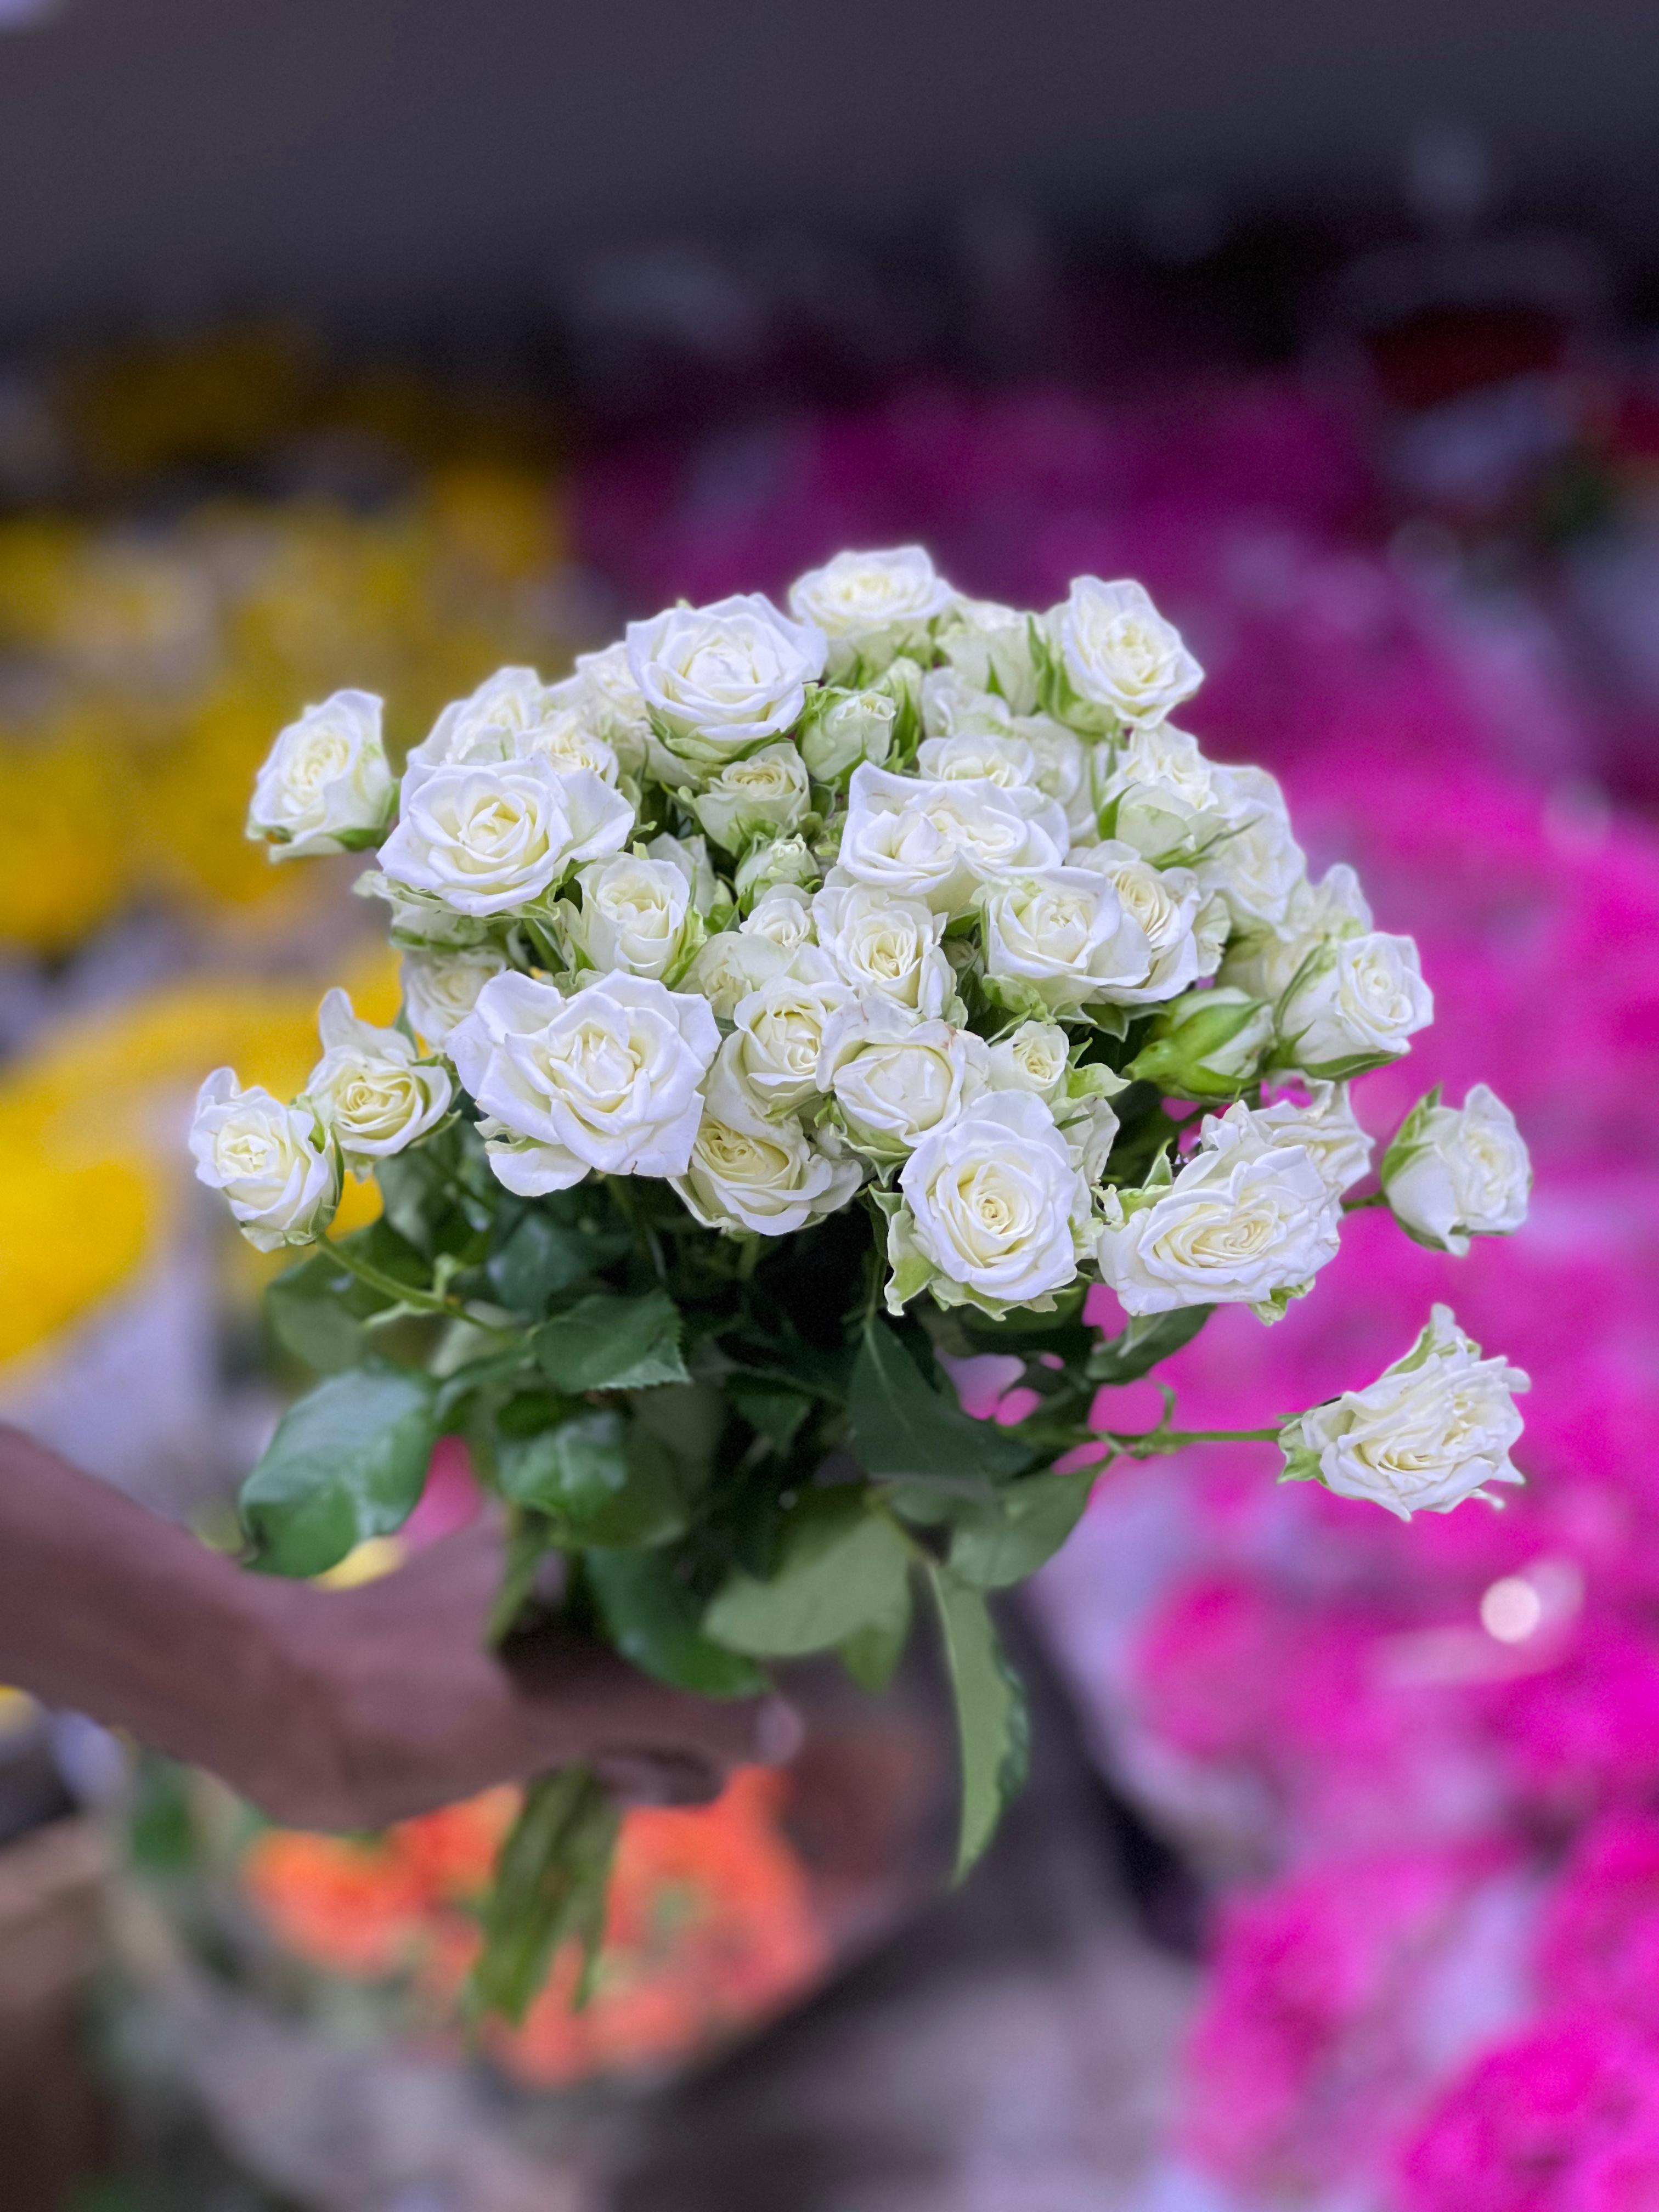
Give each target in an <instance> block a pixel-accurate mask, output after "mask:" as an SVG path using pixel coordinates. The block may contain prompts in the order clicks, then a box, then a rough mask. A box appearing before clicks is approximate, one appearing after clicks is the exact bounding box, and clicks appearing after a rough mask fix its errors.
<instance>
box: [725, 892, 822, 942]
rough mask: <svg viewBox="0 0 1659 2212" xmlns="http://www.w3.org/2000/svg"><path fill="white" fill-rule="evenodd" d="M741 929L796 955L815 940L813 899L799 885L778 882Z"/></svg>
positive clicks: (752, 911) (744, 933) (760, 900)
mask: <svg viewBox="0 0 1659 2212" xmlns="http://www.w3.org/2000/svg"><path fill="white" fill-rule="evenodd" d="M738 928H739V930H740V931H741V933H742V934H743V935H744V937H763V938H765V939H768V941H769V943H771V944H773V945H776V946H777V947H778V948H779V950H780V951H782V952H784V953H786V954H787V955H789V956H790V957H793V956H794V954H796V953H797V952H799V951H801V950H802V949H803V947H805V946H806V945H811V944H812V943H813V942H814V941H815V939H814V933H813V927H812V902H811V897H810V896H809V895H808V894H807V893H806V892H805V891H804V890H802V889H801V887H800V885H799V884H773V885H772V887H771V889H770V890H769V891H768V892H767V893H766V894H765V896H763V898H759V899H757V901H756V902H755V904H754V906H753V908H751V909H750V912H749V913H748V914H746V915H744V918H743V921H741V922H740V923H739V924H738Z"/></svg>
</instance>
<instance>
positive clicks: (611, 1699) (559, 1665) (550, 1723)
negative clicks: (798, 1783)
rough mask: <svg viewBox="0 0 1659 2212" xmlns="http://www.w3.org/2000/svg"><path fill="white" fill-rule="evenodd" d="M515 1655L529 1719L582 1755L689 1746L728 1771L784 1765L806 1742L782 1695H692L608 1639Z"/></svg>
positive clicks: (676, 1749) (541, 1647) (689, 1750)
mask: <svg viewBox="0 0 1659 2212" xmlns="http://www.w3.org/2000/svg"><path fill="white" fill-rule="evenodd" d="M511 1663H512V1672H513V1677H514V1680H515V1681H516V1682H517V1684H518V1685H519V1686H520V1692H521V1695H522V1700H523V1705H524V1708H525V1711H526V1718H527V1720H528V1721H529V1722H530V1723H531V1724H532V1726H535V1727H545V1729H547V1730H548V1732H549V1734H550V1735H562V1736H565V1737H567V1738H568V1739H569V1740H570V1741H573V1742H574V1744H575V1745H576V1747H577V1753H578V1755H584V1756H585V1755H588V1754H590V1753H598V1752H614V1753H627V1752H634V1751H641V1750H643V1751H647V1752H679V1753H691V1754H693V1755H695V1756H696V1757H699V1758H702V1759H706V1760H711V1761H713V1762H714V1764H715V1765H717V1766H718V1767H719V1768H720V1769H721V1770H722V1771H724V1770H726V1769H728V1768H730V1767H732V1766H741V1765H751V1764H759V1765H781V1764H783V1763H784V1762H785V1761H787V1759H792V1758H793V1756H794V1754H795V1753H796V1751H798V1750H799V1747H800V1741H801V1736H802V1733H803V1732H802V1729H801V1724H800V1722H799V1718H798V1717H797V1716H796V1715H795V1713H794V1712H793V1710H792V1709H791V1707H789V1706H788V1705H786V1704H785V1703H784V1701H783V1699H781V1698H777V1697H769V1698H745V1699H732V1700H716V1699H708V1698H697V1697H691V1696H688V1695H687V1694H686V1693H685V1692H683V1691H679V1690H671V1689H669V1688H667V1687H666V1686H665V1685H664V1684H662V1683H660V1682H656V1681H653V1680H652V1679H651V1677H650V1676H649V1675H647V1674H641V1673H640V1671H639V1670H638V1668H635V1667H632V1666H630V1665H629V1662H627V1661H626V1660H625V1659H623V1658H621V1657H619V1656H618V1655H617V1653H615V1652H614V1651H611V1650H609V1649H608V1648H606V1647H605V1646H604V1645H602V1644H581V1645H569V1644H550V1643H544V1644H538V1645H531V1646H529V1647H527V1648H526V1650H524V1651H523V1652H522V1653H521V1654H516V1655H515V1656H514V1657H513V1661H512V1662H511Z"/></svg>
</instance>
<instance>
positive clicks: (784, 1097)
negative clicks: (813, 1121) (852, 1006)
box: [721, 973, 852, 1115]
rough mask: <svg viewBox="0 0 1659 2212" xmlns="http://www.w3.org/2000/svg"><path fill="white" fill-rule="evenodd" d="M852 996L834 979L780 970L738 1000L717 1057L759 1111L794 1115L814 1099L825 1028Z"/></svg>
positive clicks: (845, 987) (769, 1113)
mask: <svg viewBox="0 0 1659 2212" xmlns="http://www.w3.org/2000/svg"><path fill="white" fill-rule="evenodd" d="M851 995H852V994H851V993H850V992H849V991H848V988H847V986H846V985H845V984H844V983H842V982H838V981H834V980H833V979H827V978H826V979H818V978H815V977H810V976H800V975H794V974H793V973H785V974H784V975H776V976H774V977H773V978H772V980H771V981H769V982H765V983H763V984H762V985H761V986H760V987H759V988H758V989H757V990H755V991H751V992H750V994H749V996H748V997H747V998H746V999H743V1000H739V1001H738V1006H737V1007H736V1010H735V1011H734V1012H733V1014H732V1022H733V1024H734V1033H733V1035H732V1036H730V1037H728V1038H727V1040H726V1045H725V1047H724V1048H722V1055H721V1056H722V1061H723V1063H725V1064H726V1065H729V1066H730V1067H731V1069H732V1073H734V1074H735V1075H736V1076H737V1077H738V1079H740V1080H742V1081H743V1082H744V1083H746V1084H747V1085H748V1086H749V1089H750V1091H751V1093H752V1094H753V1096H754V1099H755V1103H756V1107H757V1110H758V1111H759V1112H761V1113H763V1114H766V1115H780V1114H793V1113H794V1112H795V1111H796V1109H798V1108H799V1107H802V1106H805V1104H806V1103H807V1101H808V1100H809V1099H814V1098H816V1097H817V1095H818V1059H819V1055H820V1054H822V1052H823V1033H824V1030H825V1027H826V1025H827V1024H828V1023H829V1017H830V1016H831V1015H832V1014H833V1013H834V1012H836V1009H837V1007H840V1006H845V1005H846V1004H847V1003H848V1000H849V998H850V997H851Z"/></svg>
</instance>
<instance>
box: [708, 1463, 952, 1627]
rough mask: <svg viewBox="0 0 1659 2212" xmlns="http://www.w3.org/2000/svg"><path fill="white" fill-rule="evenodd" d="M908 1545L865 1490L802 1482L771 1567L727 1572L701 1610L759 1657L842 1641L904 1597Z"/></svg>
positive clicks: (885, 1617) (886, 1616) (889, 1612)
mask: <svg viewBox="0 0 1659 2212" xmlns="http://www.w3.org/2000/svg"><path fill="white" fill-rule="evenodd" d="M909 1563H910V1552H909V1547H908V1545H907V1544H906V1542H905V1540H904V1538H903V1537H902V1535H901V1534H899V1532H898V1530H897V1529H896V1528H895V1527H894V1526H893V1524H892V1523H891V1522H890V1521H889V1520H887V1519H886V1517H885V1516H883V1515H880V1514H877V1513H874V1512H872V1510H870V1507H869V1505H868V1504H867V1503H866V1497H865V1493H864V1492H862V1491H860V1490H858V1489H854V1488H852V1487H846V1488H841V1489H834V1490H809V1491H807V1492H805V1495H804V1496H803V1497H802V1498H801V1499H800V1501H799V1504H797V1505H796V1506H795V1508H794V1510H793V1512H792V1513H791V1514H790V1515H789V1516H787V1519H786V1521H785V1523H784V1530H783V1539H782V1546H781V1555H780V1558H779V1562H778V1567H777V1571H776V1572H775V1574H773V1575H771V1576H769V1577H768V1578H767V1580H765V1581H764V1582H761V1581H757V1579H756V1577H754V1576H752V1575H747V1574H744V1573H742V1572H738V1573H737V1574H734V1575H733V1576H732V1577H731V1579H730V1580H729V1581H728V1582H727V1583H726V1585H725V1587H724V1588H723V1589H721V1590H720V1594H719V1595H718V1596H716V1598H715V1599H714V1603H713V1604H712V1605H711V1606H710V1607H709V1608H708V1612H707V1613H705V1614H704V1616H703V1626H705V1628H707V1630H708V1633H709V1634H710V1636H712V1637H713V1638H714V1639H715V1641H716V1642H717V1643H720V1644H729V1645H730V1646H731V1647H732V1650H734V1651H748V1652H752V1653H753V1654H755V1655H756V1656H757V1657H763V1658H780V1659H782V1658H797V1657H799V1656H800V1655H801V1654H802V1653H804V1652H807V1651H824V1650H829V1648H830V1646H831V1645H833V1644H844V1643H845V1642H846V1641H847V1639H848V1638H849V1637H851V1636H854V1635H855V1634H857V1632H859V1631H860V1629H863V1628H866V1627H868V1626H870V1625H871V1624H872V1622H880V1621H889V1620H891V1619H892V1618H893V1616H894V1614H895V1613H896V1612H897V1610H898V1609H899V1607H901V1606H902V1603H903V1593H904V1585H905V1578H906V1576H907V1575H908V1571H909Z"/></svg>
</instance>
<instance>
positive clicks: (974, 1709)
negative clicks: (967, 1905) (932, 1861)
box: [928, 1566, 1030, 1881]
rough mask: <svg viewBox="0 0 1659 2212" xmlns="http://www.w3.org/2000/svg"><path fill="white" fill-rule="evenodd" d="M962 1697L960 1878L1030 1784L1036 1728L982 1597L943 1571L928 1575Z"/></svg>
mask: <svg viewBox="0 0 1659 2212" xmlns="http://www.w3.org/2000/svg"><path fill="white" fill-rule="evenodd" d="M928 1582H929V1584H930V1586H931V1588H932V1589H933V1602H934V1604H935V1605H936V1606H937V1607H938V1609H939V1626H940V1627H941V1628H942V1629H943V1631H944V1632H945V1658H946V1660H947V1662H948V1663H949V1666H950V1670H951V1689H952V1691H953V1692H954V1694H955V1697H956V1706H957V1737H958V1741H959V1745H960V1749H961V1754H962V1823H961V1827H960V1830H959V1832H958V1836H957V1881H961V1879H962V1877H963V1875H965V1874H966V1873H967V1872H968V1870H969V1868H970V1867H971V1866H972V1865H973V1864H974V1862H975V1860H976V1859H977V1858H978V1857H980V1855H981V1852H982V1851H983V1850H984V1849H985V1847H986V1845H987V1844H988V1843H989V1842H990V1840H991V1838H992V1837H993V1836H994V1834H995V1833H996V1830H997V1823H998V1822H999V1821H1000V1820H1001V1818H1002V1815H1003V1814H1004V1812H1005V1811H1006V1809H1007V1808H1008V1806H1009V1805H1010V1804H1011V1803H1012V1802H1013V1800H1014V1798H1015V1797H1017V1796H1018V1794H1019V1791H1020V1790H1021V1788H1022V1787H1023V1785H1024V1781H1025V1771H1026V1766H1027V1763H1028V1759H1029V1755H1030V1723H1029V1722H1028V1720H1027V1717H1026V1711H1025V1692H1024V1690H1023V1689H1022V1688H1021V1686H1020V1681H1019V1677H1018V1675H1017V1674H1015V1673H1014V1670H1013V1668H1012V1667H1011V1666H1010V1665H1009V1664H1008V1662H1007V1660H1006V1657H1005V1656H1004V1655H1003V1650H1002V1646H1001V1644H1000V1642H999V1640H998V1638H997V1632H996V1626H995V1624H994V1622H993V1620H992V1619H991V1615H990V1611H989V1608H988V1607H987V1605H986V1602H985V1600H984V1598H983V1597H982V1596H981V1594H980V1592H979V1591H978V1590H975V1589H969V1588H968V1587H967V1585H966V1584H965V1583H960V1582H958V1581H957V1579H956V1578H955V1577H954V1576H953V1575H951V1574H950V1573H948V1572H946V1571H945V1570H944V1569H942V1568H940V1567H938V1566H933V1567H930V1568H929V1570H928Z"/></svg>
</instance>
